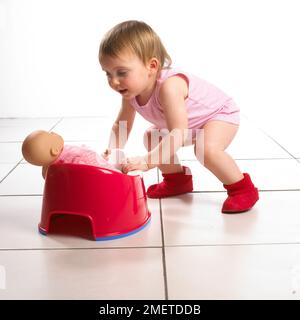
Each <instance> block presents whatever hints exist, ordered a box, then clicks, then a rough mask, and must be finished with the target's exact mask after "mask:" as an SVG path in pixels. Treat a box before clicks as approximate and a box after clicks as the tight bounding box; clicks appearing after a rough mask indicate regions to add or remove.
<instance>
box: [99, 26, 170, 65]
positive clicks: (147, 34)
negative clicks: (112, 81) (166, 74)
mask: <svg viewBox="0 0 300 320" xmlns="http://www.w3.org/2000/svg"><path fill="white" fill-rule="evenodd" d="M126 50H129V52H132V53H134V54H136V55H137V56H138V57H139V58H140V59H141V61H142V62H143V63H144V64H146V63H147V62H148V61H149V60H150V59H151V58H156V59H157V60H158V61H159V69H167V68H169V67H170V66H171V63H172V59H171V57H170V56H169V54H168V52H167V50H166V49H165V47H164V45H163V44H162V41H161V40H160V38H159V36H158V35H157V34H156V33H155V32H154V31H153V29H152V28H151V27H150V26H149V25H147V24H146V23H145V22H142V21H137V20H129V21H124V22H121V23H119V24H117V25H116V26H114V27H113V28H112V29H111V30H109V31H108V32H107V33H106V34H105V36H104V38H103V39H102V41H101V44H100V48H99V56H98V58H99V61H100V62H101V59H102V58H103V57H104V56H106V55H107V56H111V57H119V55H120V54H121V53H123V52H124V51H126Z"/></svg>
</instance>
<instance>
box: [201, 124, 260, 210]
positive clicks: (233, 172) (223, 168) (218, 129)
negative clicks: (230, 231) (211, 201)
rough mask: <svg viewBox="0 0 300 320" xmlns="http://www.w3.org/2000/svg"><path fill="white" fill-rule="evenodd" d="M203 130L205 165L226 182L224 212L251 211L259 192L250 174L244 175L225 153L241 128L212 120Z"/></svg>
mask: <svg viewBox="0 0 300 320" xmlns="http://www.w3.org/2000/svg"><path fill="white" fill-rule="evenodd" d="M203 129H204V154H203V155H204V157H203V159H204V166H205V167H206V168H207V169H209V170H210V171H211V172H212V173H213V174H214V175H215V176H216V177H217V178H218V179H219V180H220V181H222V182H223V186H224V188H225V189H226V190H227V194H228V197H227V199H226V200H225V202H224V203H223V207H222V212H224V213H239V212H244V211H247V210H249V209H251V208H252V207H253V206H254V204H255V203H256V201H257V200H258V199H259V196H258V190H257V188H256V187H255V186H254V185H253V183H252V181H251V178H250V176H249V174H248V173H244V174H243V173H241V171H240V169H239V168H238V166H237V164H236V163H235V161H234V160H233V159H232V158H231V157H230V155H229V154H227V153H226V152H225V150H226V148H227V147H228V146H229V144H230V143H231V141H232V139H233V138H234V136H235V134H236V132H237V130H238V126H237V125H234V124H230V123H227V122H223V121H217V120H213V121H210V122H208V123H206V124H205V125H204V127H203ZM196 145H197V144H196ZM195 151H197V150H195ZM195 153H196V155H197V154H198V153H197V152H195Z"/></svg>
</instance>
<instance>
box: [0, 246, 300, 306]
mask: <svg viewBox="0 0 300 320" xmlns="http://www.w3.org/2000/svg"><path fill="white" fill-rule="evenodd" d="M272 245H283V246H284V245H285V246H288V245H300V242H271V243H267V242H266V243H224V244H223V243H216V244H174V245H166V246H165V248H194V247H201V248H203V247H243V246H272ZM161 248H162V247H161V246H140V247H136V246H132V247H128V246H124V247H73V248H72V247H61V248H10V249H9V248H4V249H1V248H0V252H4V251H66V250H71V251H76V250H120V249H161ZM164 275H166V273H164ZM165 284H166V283H165ZM165 288H167V287H165ZM166 298H167V299H168V296H167V295H166ZM167 299H166V300H167Z"/></svg>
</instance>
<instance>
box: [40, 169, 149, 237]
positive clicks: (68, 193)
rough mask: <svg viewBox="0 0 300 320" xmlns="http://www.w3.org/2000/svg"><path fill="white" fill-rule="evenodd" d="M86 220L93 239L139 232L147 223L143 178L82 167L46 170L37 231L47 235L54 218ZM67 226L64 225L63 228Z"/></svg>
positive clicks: (147, 214)
mask: <svg viewBox="0 0 300 320" xmlns="http://www.w3.org/2000/svg"><path fill="white" fill-rule="evenodd" d="M61 214H63V215H76V216H82V217H86V218H88V220H89V222H90V225H91V229H92V234H93V237H94V239H95V240H111V239H115V238H120V237H124V236H127V235H130V234H133V233H135V232H138V231H139V230H141V229H142V228H143V227H145V225H146V224H147V223H148V222H149V220H150V216H151V214H150V212H149V210H148V207H147V198H146V192H145V187H144V182H143V178H142V177H141V176H139V175H136V176H130V175H126V174H122V173H119V172H116V171H111V170H109V169H104V168H100V167H94V166H89V165H83V164H52V165H51V166H50V167H49V168H48V172H47V176H46V180H45V186H44V195H43V206H42V216H41V222H40V223H39V231H40V232H41V233H42V234H47V233H48V232H49V227H50V222H51V223H55V219H53V222H52V221H51V219H52V217H53V216H54V215H61ZM66 227H67V226H66Z"/></svg>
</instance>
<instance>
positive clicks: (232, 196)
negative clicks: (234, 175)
mask: <svg viewBox="0 0 300 320" xmlns="http://www.w3.org/2000/svg"><path fill="white" fill-rule="evenodd" d="M223 186H224V188H225V189H226V190H227V194H228V198H227V199H226V200H225V202H224V204H223V208H222V212H224V213H238V212H243V211H248V210H250V209H251V208H252V207H253V206H254V204H255V203H256V201H257V200H258V199H259V196H258V190H257V188H255V186H254V184H253V183H252V181H251V178H250V176H249V174H248V173H244V178H243V179H242V180H240V181H238V182H236V183H233V184H228V185H225V184H224V185H223Z"/></svg>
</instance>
